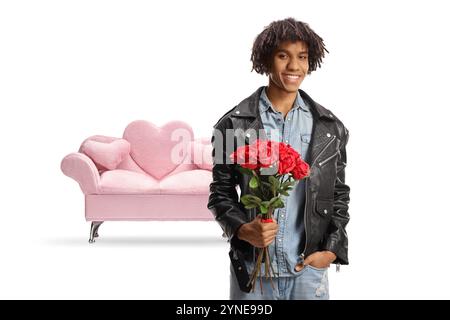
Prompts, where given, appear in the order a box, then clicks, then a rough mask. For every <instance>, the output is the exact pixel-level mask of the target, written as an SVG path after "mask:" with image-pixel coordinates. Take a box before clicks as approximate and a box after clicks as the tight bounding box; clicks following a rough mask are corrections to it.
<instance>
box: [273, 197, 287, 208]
mask: <svg viewBox="0 0 450 320" xmlns="http://www.w3.org/2000/svg"><path fill="white" fill-rule="evenodd" d="M273 207H274V208H283V207H284V203H283V200H281V199H280V198H278V197H277V200H276V201H275V202H274V203H273Z"/></svg>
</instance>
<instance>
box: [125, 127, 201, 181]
mask: <svg viewBox="0 0 450 320" xmlns="http://www.w3.org/2000/svg"><path fill="white" fill-rule="evenodd" d="M193 137H194V133H193V131H192V128H191V126H190V125H188V124H187V123H185V122H183V121H171V122H168V123H167V124H165V125H164V126H162V127H158V126H156V125H154V124H152V123H151V122H148V121H145V120H137V121H133V122H132V123H130V124H129V125H128V126H127V127H126V129H125V132H124V133H123V138H124V139H126V140H127V141H129V142H130V144H131V151H130V155H131V157H132V158H133V160H134V161H135V162H136V163H137V164H138V165H139V167H141V168H142V169H143V170H145V171H146V172H147V173H148V174H150V175H152V176H153V177H155V178H156V179H161V178H163V177H165V176H166V175H167V174H168V173H170V172H171V171H173V170H174V169H175V168H176V167H177V166H178V165H180V164H181V163H183V161H184V159H185V158H186V155H187V154H188V153H189V146H190V142H191V141H192V139H193Z"/></svg>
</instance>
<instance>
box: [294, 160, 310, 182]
mask: <svg viewBox="0 0 450 320" xmlns="http://www.w3.org/2000/svg"><path fill="white" fill-rule="evenodd" d="M299 160H300V161H297V164H296V166H295V168H294V170H292V175H293V176H294V179H295V180H301V179H303V178H304V177H307V176H309V174H310V172H309V165H308V164H307V163H306V162H305V161H303V160H302V159H301V158H300V159H299Z"/></svg>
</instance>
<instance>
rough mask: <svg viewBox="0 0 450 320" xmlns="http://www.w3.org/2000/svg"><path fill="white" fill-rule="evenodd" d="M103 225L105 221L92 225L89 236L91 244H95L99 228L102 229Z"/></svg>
mask: <svg viewBox="0 0 450 320" xmlns="http://www.w3.org/2000/svg"><path fill="white" fill-rule="evenodd" d="M102 223H103V221H92V223H91V232H90V234H89V243H94V242H95V238H97V237H98V228H100V225H101V224H102Z"/></svg>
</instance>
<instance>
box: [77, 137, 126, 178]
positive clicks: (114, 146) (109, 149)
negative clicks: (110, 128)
mask: <svg viewBox="0 0 450 320" xmlns="http://www.w3.org/2000/svg"><path fill="white" fill-rule="evenodd" d="M112 139H114V138H109V139H108V137H102V136H94V137H91V138H89V139H87V140H86V141H84V142H83V144H82V145H81V147H80V151H81V152H83V153H84V154H86V155H87V156H88V157H89V158H91V159H92V160H93V161H94V163H95V164H96V165H97V167H99V168H100V169H108V170H113V169H115V168H116V167H117V166H118V165H119V164H120V163H121V162H122V161H123V159H125V157H126V156H127V155H128V154H129V153H130V144H129V142H128V141H126V140H124V139H115V140H112ZM108 140H109V141H108Z"/></svg>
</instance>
